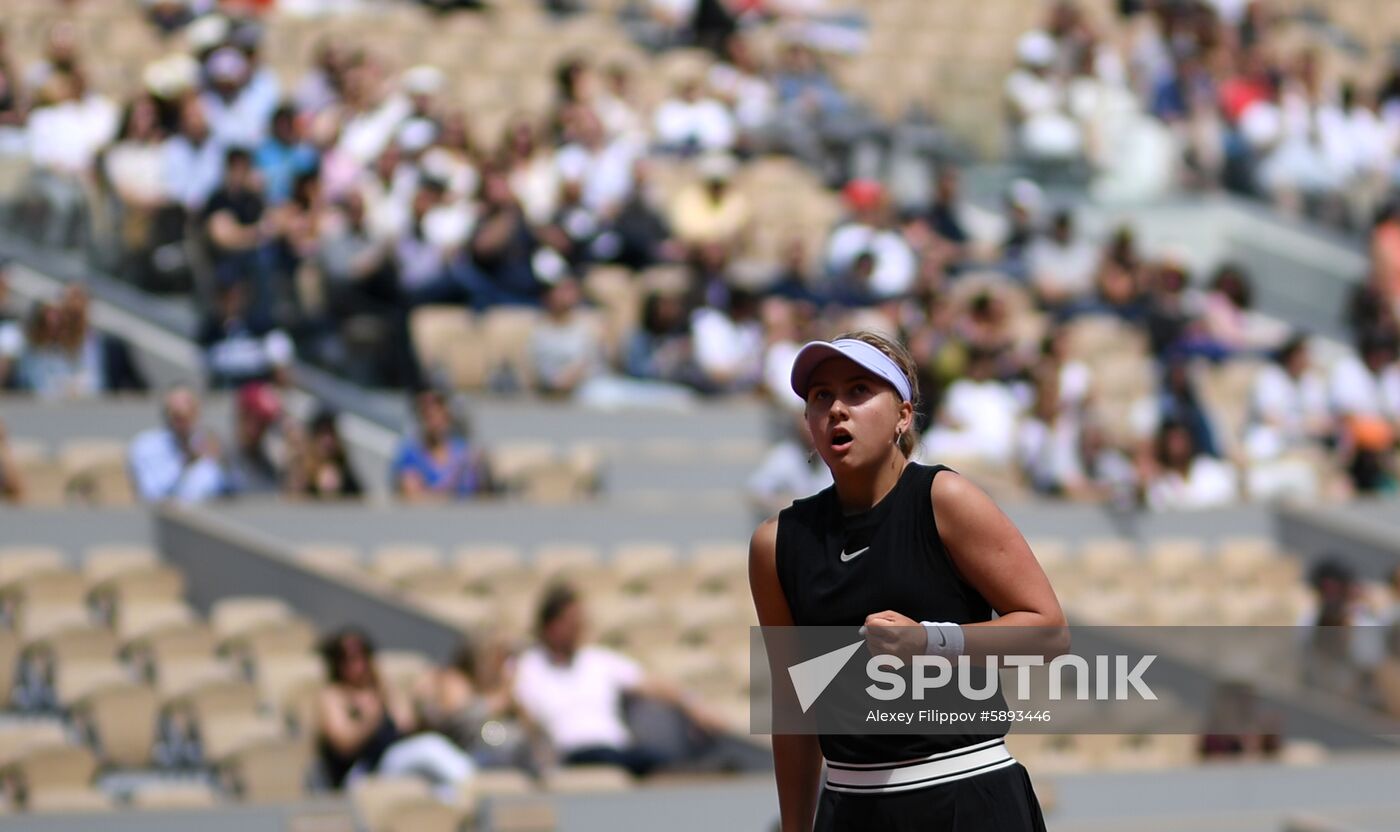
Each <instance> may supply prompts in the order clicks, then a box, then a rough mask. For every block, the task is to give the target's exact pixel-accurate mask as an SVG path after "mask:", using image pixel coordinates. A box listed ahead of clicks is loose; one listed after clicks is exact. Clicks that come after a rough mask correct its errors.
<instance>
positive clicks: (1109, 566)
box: [1078, 538, 1144, 586]
mask: <svg viewBox="0 0 1400 832" xmlns="http://www.w3.org/2000/svg"><path fill="white" fill-rule="evenodd" d="M1078 562H1079V566H1080V568H1081V569H1082V570H1083V572H1084V574H1085V576H1086V577H1087V578H1089V580H1091V581H1093V582H1095V583H1096V584H1099V585H1112V586H1117V585H1122V584H1125V583H1128V582H1129V581H1130V578H1131V576H1132V575H1133V574H1134V573H1137V572H1140V571H1141V570H1142V568H1143V566H1144V564H1143V562H1142V561H1141V560H1139V559H1138V557H1137V550H1136V547H1135V546H1134V545H1133V543H1132V542H1130V541H1127V540H1119V539H1116V538H1102V539H1098V540H1087V541H1085V542H1084V544H1083V546H1081V547H1080V550H1079V558H1078Z"/></svg>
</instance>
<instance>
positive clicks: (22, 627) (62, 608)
mask: <svg viewBox="0 0 1400 832" xmlns="http://www.w3.org/2000/svg"><path fill="white" fill-rule="evenodd" d="M91 624H92V616H91V615H89V614H88V611H87V609H86V608H84V607H77V606H73V605H71V604H60V605H58V606H49V605H46V604H27V605H25V606H23V607H21V608H20V609H19V611H18V613H17V614H16V616H15V630H16V631H17V632H18V633H19V634H20V637H21V639H22V640H23V642H24V643H25V644H33V643H35V642H38V641H43V640H45V639H48V638H52V637H53V636H56V635H58V634H59V633H63V632H66V631H68V630H76V629H85V628H87V627H89V626H91Z"/></svg>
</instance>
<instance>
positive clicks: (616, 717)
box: [515, 647, 645, 755]
mask: <svg viewBox="0 0 1400 832" xmlns="http://www.w3.org/2000/svg"><path fill="white" fill-rule="evenodd" d="M644 676H645V674H644V673H643V672H642V668H641V665H639V664H637V663H636V662H634V661H632V660H631V659H629V658H627V657H626V656H623V655H622V654H620V653H616V652H614V651H612V650H609V649H607V648H605V647H581V648H579V650H578V652H577V653H575V654H574V657H573V661H571V662H569V663H568V664H567V665H559V664H555V663H554V662H552V661H551V660H550V658H549V654H548V653H547V652H546V651H545V650H544V648H542V647H532V648H530V649H529V650H526V651H525V653H524V654H523V655H522V656H521V657H520V662H519V664H518V666H517V667H516V673H515V700H516V701H517V702H519V703H520V707H521V709H522V710H524V711H525V714H526V716H528V717H529V718H530V719H531V720H532V721H533V722H534V723H535V724H537V725H539V726H540V727H541V728H542V729H543V730H544V733H545V735H546V736H548V737H549V740H550V742H551V743H552V744H553V745H554V748H555V749H556V750H557V751H558V752H559V753H560V754H564V755H567V754H570V753H572V752H574V751H580V750H582V749H585V748H597V747H603V748H626V747H627V746H629V745H631V744H632V735H631V733H630V732H629V731H628V730H627V725H626V723H624V722H623V721H622V696H623V694H624V693H627V692H628V691H631V690H634V689H636V688H637V687H638V686H639V685H640V684H641V683H642V679H643V678H644Z"/></svg>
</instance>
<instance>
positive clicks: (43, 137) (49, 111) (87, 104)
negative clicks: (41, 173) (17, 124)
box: [27, 95, 118, 175]
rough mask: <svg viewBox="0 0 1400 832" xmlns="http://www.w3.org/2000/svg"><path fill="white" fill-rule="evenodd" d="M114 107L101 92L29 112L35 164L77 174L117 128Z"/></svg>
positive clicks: (29, 138) (30, 139)
mask: <svg viewBox="0 0 1400 832" xmlns="http://www.w3.org/2000/svg"><path fill="white" fill-rule="evenodd" d="M117 121H118V113H117V108H116V107H115V106H114V105H113V104H112V102H111V101H108V100H107V99H106V98H104V97H102V96H100V95H89V96H87V97H86V98H84V99H83V100H81V101H68V102H65V103H63V104H58V105H55V106H52V107H40V108H38V109H37V110H34V111H33V112H32V113H30V114H29V122H28V126H27V129H28V142H29V158H30V160H31V161H32V162H33V163H34V165H35V166H36V167H39V168H43V169H46V170H52V171H57V172H60V173H67V174H72V175H78V174H82V173H85V172H86V171H87V170H88V168H89V167H90V166H91V165H92V161H93V158H94V157H95V156H96V154H97V150H98V148H100V147H102V146H103V145H105V144H107V143H108V142H110V141H111V140H112V137H113V136H114V135H115V134H116V132H117Z"/></svg>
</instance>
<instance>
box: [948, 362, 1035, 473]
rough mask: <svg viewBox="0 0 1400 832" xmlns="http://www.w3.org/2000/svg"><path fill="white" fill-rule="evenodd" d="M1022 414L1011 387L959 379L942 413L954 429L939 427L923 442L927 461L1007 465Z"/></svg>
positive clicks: (950, 392) (949, 393)
mask: <svg viewBox="0 0 1400 832" xmlns="http://www.w3.org/2000/svg"><path fill="white" fill-rule="evenodd" d="M1020 412H1021V401H1020V399H1019V398H1018V397H1017V396H1016V391H1015V390H1014V389H1012V388H1011V386H1010V385H1007V384H1003V383H1002V382H1000V381H981V382H979V381H973V380H972V379H966V378H964V379H959V380H958V381H955V382H953V385H952V386H951V387H949V388H948V395H947V398H945V399H944V401H943V413H944V415H945V416H946V417H947V418H948V420H950V421H951V422H952V425H951V426H947V425H940V426H938V427H936V428H934V429H933V430H931V431H929V433H928V436H927V437H926V438H925V439H924V446H925V450H926V452H927V455H928V458H929V459H934V460H937V459H944V458H948V457H952V458H954V459H957V458H962V459H968V458H974V459H981V460H985V461H988V462H993V463H1005V462H1008V461H1010V459H1011V457H1012V454H1013V453H1014V452H1015V444H1016V419H1017V416H1018V414H1019V413H1020Z"/></svg>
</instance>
